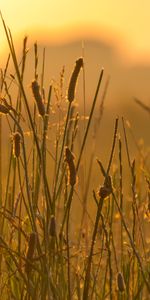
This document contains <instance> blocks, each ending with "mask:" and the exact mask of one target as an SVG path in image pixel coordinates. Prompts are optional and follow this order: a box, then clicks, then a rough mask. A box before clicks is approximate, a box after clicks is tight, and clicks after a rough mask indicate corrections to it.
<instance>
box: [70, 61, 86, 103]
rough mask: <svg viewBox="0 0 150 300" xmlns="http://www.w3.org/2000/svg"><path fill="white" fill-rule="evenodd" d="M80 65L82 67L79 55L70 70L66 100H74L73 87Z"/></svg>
mask: <svg viewBox="0 0 150 300" xmlns="http://www.w3.org/2000/svg"><path fill="white" fill-rule="evenodd" d="M81 67H83V58H82V57H80V58H79V59H77V60H76V64H75V67H74V70H73V72H72V75H71V78H70V83H69V88H68V101H69V102H72V101H73V100H74V95H75V87H76V83H77V79H78V75H79V72H80V69H81Z"/></svg>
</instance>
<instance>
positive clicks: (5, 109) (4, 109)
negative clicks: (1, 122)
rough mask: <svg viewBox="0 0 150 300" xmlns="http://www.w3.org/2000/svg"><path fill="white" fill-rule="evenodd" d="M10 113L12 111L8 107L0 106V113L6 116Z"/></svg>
mask: <svg viewBox="0 0 150 300" xmlns="http://www.w3.org/2000/svg"><path fill="white" fill-rule="evenodd" d="M9 111H10V109H9V108H8V107H6V106H5V105H3V104H0V113H1V114H4V115H6V114H8V113H9Z"/></svg>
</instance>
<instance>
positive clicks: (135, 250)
mask: <svg viewBox="0 0 150 300" xmlns="http://www.w3.org/2000/svg"><path fill="white" fill-rule="evenodd" d="M112 196H113V198H114V200H115V204H116V206H117V209H118V212H119V214H120V217H121V219H122V223H123V226H124V229H125V231H126V233H127V236H128V238H129V241H130V245H131V247H132V250H133V251H134V254H135V256H136V258H137V261H138V264H139V268H140V269H141V273H142V277H143V280H144V282H145V285H146V287H147V290H148V292H149V293H150V284H149V282H148V280H147V277H146V274H145V271H144V268H143V265H142V261H141V258H140V255H139V253H138V250H137V249H136V247H135V243H134V241H133V240H132V236H131V234H130V231H129V229H128V227H127V225H126V222H125V219H124V215H123V213H122V211H121V209H120V206H119V204H118V201H117V199H116V196H115V193H114V192H113V191H112Z"/></svg>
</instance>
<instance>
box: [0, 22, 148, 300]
mask: <svg viewBox="0 0 150 300" xmlns="http://www.w3.org/2000/svg"><path fill="white" fill-rule="evenodd" d="M2 21H3V25H4V29H5V33H6V37H7V40H8V44H9V49H10V55H9V57H8V60H7V63H6V67H5V69H4V70H1V78H0V95H1V102H0V113H1V114H0V295H1V299H3V300H5V299H7V300H20V299H24V300H25V299H26V300H29V299H39V300H40V299H41V300H46V299H47V300H54V299H56V300H57V299H58V300H65V299H66V300H71V299H77V300H81V299H83V300H87V299H89V300H96V299H97V300H104V299H110V300H113V299H118V300H129V299H131V300H132V299H134V300H136V299H137V300H143V299H145V300H147V299H150V251H149V246H150V236H149V220H150V172H149V152H148V150H147V149H145V148H144V147H143V145H141V144H139V143H138V142H137V141H136V140H134V135H133V132H132V130H131V126H130V124H129V122H127V121H126V120H125V119H124V118H121V117H116V116H115V115H114V128H112V141H111V142H110V140H108V144H109V145H110V151H109V156H108V157H106V161H107V165H106V162H103V161H101V158H100V157H98V158H97V157H95V149H96V145H97V141H98V140H99V143H101V144H102V143H103V140H101V138H100V136H99V135H98V129H99V127H100V125H101V120H102V118H103V117H104V116H103V110H104V101H105V96H106V92H107V88H108V81H107V82H106V83H105V87H104V90H103V91H102V92H101V97H99V91H101V89H102V86H101V83H102V81H103V73H104V70H103V69H102V70H100V74H99V79H98V83H95V95H93V100H92V104H91V109H90V112H89V116H88V117H87V116H86V114H85V111H84V112H83V114H81V113H80V112H78V106H77V105H76V100H75V95H76V93H75V92H76V89H77V85H76V84H77V80H78V81H79V80H80V79H81V76H82V79H83V103H84V108H85V106H86V99H85V76H84V71H85V67H84V59H83V58H82V57H81V58H78V59H77V60H76V62H75V65H74V67H73V71H72V73H71V74H70V79H67V80H68V89H67V91H64V76H65V75H64V69H62V71H61V73H60V81H59V82H58V83H57V84H56V82H51V83H50V86H49V88H45V87H44V75H45V74H44V67H45V63H46V61H45V52H44V50H43V61H42V70H41V72H40V75H39V69H38V46H37V43H35V44H34V53H35V61H34V66H35V67H34V70H33V72H34V79H33V81H32V82H31V87H30V90H31V92H32V99H31V98H30V99H29V96H28V92H27V90H26V87H25V85H24V75H25V70H26V59H27V56H28V48H27V38H25V39H24V41H23V51H22V59H21V61H18V59H17V57H16V52H15V47H14V43H13V38H12V35H11V32H10V31H9V29H7V27H6V24H5V22H4V20H3V19H2ZM10 61H11V62H13V68H14V72H13V74H10V72H9V64H10ZM98 99H99V100H98ZM97 101H100V103H99V115H98V117H97V118H95V117H94V116H95V107H96V105H97ZM138 104H139V105H141V107H143V108H144V109H146V110H147V111H148V109H149V108H147V107H144V105H143V106H142V103H141V102H139V101H138ZM112 113H113V112H112ZM128 132H130V133H131V134H132V138H133V140H134V143H135V144H136V147H137V152H136V153H135V154H134V158H131V152H130V144H129V142H128ZM5 141H9V143H6V142H5ZM104 151H105V149H104ZM132 156H133V155H132Z"/></svg>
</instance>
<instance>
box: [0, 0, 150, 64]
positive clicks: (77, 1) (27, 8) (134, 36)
mask: <svg viewBox="0 0 150 300" xmlns="http://www.w3.org/2000/svg"><path fill="white" fill-rule="evenodd" d="M0 10H1V12H2V14H3V18H4V19H5V21H6V24H7V25H8V26H9V28H10V29H11V31H12V34H13V36H14V37H17V36H20V34H21V36H22V37H24V34H27V35H28V36H29V37H30V35H31V36H32V34H33V32H34V33H35V36H36V39H38V40H40V39H41V38H43V39H46V36H47V38H48V40H49V42H51V41H54V40H56V41H57V42H61V41H62V40H65V39H67V38H71V39H72V38H74V37H75V36H79V37H81V35H82V36H83V35H85V36H88V34H90V36H93V37H94V38H97V39H101V38H102V39H104V40H106V41H107V40H108V41H112V42H113V43H116V47H117V48H118V49H119V50H121V51H122V52H123V53H126V55H127V56H129V57H130V58H131V59H133V60H144V59H145V58H147V57H149V60H150V0H126V1H124V0H118V1H117V0H109V1H108V0H105V1H104V0H89V1H88V0H36V1H35V0H0ZM44 33H45V34H44ZM5 46H6V38H5V34H4V30H3V26H2V23H0V54H2V52H4V49H5Z"/></svg>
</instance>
